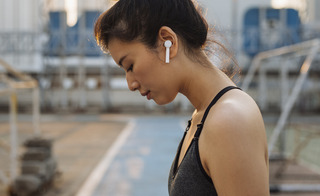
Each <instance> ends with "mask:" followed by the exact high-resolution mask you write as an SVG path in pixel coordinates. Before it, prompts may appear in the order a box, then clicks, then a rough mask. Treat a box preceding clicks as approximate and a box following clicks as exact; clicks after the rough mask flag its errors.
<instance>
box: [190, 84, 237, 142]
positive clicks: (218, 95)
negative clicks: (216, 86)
mask: <svg viewBox="0 0 320 196" xmlns="http://www.w3.org/2000/svg"><path fill="white" fill-rule="evenodd" d="M232 89H239V90H241V89H240V88H239V87H236V86H227V87H225V88H224V89H222V90H221V91H220V92H219V93H218V94H217V95H216V96H215V97H214V98H213V100H212V101H211V103H210V104H209V106H208V107H207V109H206V111H205V112H204V115H203V117H202V120H201V122H200V124H198V125H197V131H196V133H195V134H194V138H199V136H200V133H201V131H202V127H203V124H204V122H205V120H206V118H207V116H208V114H209V111H210V109H211V107H212V106H213V105H214V104H215V103H217V101H218V100H219V99H220V98H221V97H222V95H224V94H225V93H226V92H228V91H229V90H232Z"/></svg>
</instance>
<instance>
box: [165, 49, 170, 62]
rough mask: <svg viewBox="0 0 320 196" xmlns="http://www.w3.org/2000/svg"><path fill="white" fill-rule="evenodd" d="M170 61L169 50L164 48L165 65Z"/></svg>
mask: <svg viewBox="0 0 320 196" xmlns="http://www.w3.org/2000/svg"><path fill="white" fill-rule="evenodd" d="M169 59H170V48H166V63H169Z"/></svg>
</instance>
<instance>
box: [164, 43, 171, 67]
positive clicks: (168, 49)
mask: <svg viewBox="0 0 320 196" xmlns="http://www.w3.org/2000/svg"><path fill="white" fill-rule="evenodd" d="M171 46H172V42H171V41H170V40H167V41H165V42H164V47H166V63H169V59H170V47H171Z"/></svg>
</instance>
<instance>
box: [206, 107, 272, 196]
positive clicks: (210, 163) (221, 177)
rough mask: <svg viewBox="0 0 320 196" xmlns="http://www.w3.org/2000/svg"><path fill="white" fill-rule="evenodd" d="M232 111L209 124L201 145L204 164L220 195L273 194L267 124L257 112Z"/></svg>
mask: <svg viewBox="0 0 320 196" xmlns="http://www.w3.org/2000/svg"><path fill="white" fill-rule="evenodd" d="M229 109H230V110H224V111H220V112H219V115H218V116H215V114H213V116H211V118H210V119H209V120H208V123H207V122H206V126H205V127H206V130H205V131H204V135H205V137H203V138H202V141H203V142H200V150H201V154H202V155H203V157H204V162H205V164H204V165H205V167H206V168H207V170H208V173H209V175H210V176H211V178H212V180H213V182H214V184H215V187H216V189H217V192H218V195H221V196H233V195H237V196H241V195H261V196H262V195H269V182H268V175H269V172H268V160H267V154H266V139H265V134H264V126H263V123H262V124H261V122H259V121H261V119H260V120H259V118H257V117H256V116H254V110H255V109H253V110H252V111H245V112H244V110H243V109H241V108H237V107H235V108H234V107H233V106H232V105H231V108H229ZM252 112H253V113H252ZM252 115H253V116H252Z"/></svg>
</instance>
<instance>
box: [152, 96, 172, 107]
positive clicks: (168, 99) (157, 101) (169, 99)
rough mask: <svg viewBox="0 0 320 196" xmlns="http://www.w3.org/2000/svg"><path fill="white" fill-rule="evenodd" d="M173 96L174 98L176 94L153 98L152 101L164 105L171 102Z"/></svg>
mask: <svg viewBox="0 0 320 196" xmlns="http://www.w3.org/2000/svg"><path fill="white" fill-rule="evenodd" d="M175 98H176V96H174V97H172V98H166V99H154V102H156V104H158V105H166V104H169V103H171V102H172V101H173V100H174V99H175Z"/></svg>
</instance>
